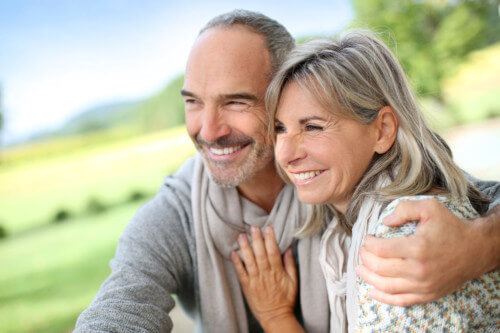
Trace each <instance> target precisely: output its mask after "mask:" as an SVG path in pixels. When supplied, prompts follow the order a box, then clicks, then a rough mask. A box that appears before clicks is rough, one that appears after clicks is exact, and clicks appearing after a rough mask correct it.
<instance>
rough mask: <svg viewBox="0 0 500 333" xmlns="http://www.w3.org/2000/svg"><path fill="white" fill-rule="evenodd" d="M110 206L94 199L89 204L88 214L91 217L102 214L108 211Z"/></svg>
mask: <svg viewBox="0 0 500 333" xmlns="http://www.w3.org/2000/svg"><path fill="white" fill-rule="evenodd" d="M108 208H109V207H108V206H107V205H106V204H105V203H103V202H102V201H101V200H99V199H98V198H96V197H92V198H90V199H89V201H88V202H87V209H86V211H87V213H88V214H89V215H94V214H100V213H103V212H105V211H106V210H108Z"/></svg>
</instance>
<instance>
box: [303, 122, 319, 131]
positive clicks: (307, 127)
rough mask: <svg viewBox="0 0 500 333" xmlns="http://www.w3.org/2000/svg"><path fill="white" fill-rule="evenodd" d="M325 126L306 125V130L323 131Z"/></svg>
mask: <svg viewBox="0 0 500 333" xmlns="http://www.w3.org/2000/svg"><path fill="white" fill-rule="evenodd" d="M322 130H323V127H322V126H318V125H311V124H309V125H306V131H322Z"/></svg>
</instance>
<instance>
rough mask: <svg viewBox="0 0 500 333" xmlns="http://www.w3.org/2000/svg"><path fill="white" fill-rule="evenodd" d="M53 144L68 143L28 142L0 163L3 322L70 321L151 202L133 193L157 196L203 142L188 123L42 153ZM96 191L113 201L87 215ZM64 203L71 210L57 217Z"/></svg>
mask: <svg viewBox="0 0 500 333" xmlns="http://www.w3.org/2000/svg"><path fill="white" fill-rule="evenodd" d="M63 140H64V139H63ZM63 140H62V141H63ZM50 145H54V146H58V145H59V146H65V145H66V143H65V142H61V141H60V140H59V141H58V140H56V141H55V142H49V143H47V144H45V145H40V144H37V145H35V146H33V147H22V148H21V149H22V156H23V158H22V161H21V162H16V163H7V164H3V165H2V166H1V167H0V225H3V226H4V227H5V228H6V229H7V232H8V237H7V238H6V239H3V240H1V241H0V267H2V269H1V270H0V286H1V287H0V332H68V331H71V329H72V328H73V327H74V324H75V320H76V318H77V316H78V314H79V313H81V312H82V311H83V310H84V309H85V308H86V307H87V305H88V304H89V302H90V301H91V299H92V297H93V296H94V295H95V293H96V292H97V290H98V288H99V286H100V285H101V284H102V282H103V281H104V279H105V278H106V277H107V276H108V275H109V265H108V264H109V260H110V259H111V258H112V257H113V255H114V251H115V248H116V243H117V240H118V237H119V235H120V234H121V233H122V231H123V229H124V227H125V225H126V224H127V223H128V221H129V220H130V218H131V217H132V216H133V214H134V212H135V211H136V210H137V208H138V207H139V205H140V204H141V203H142V202H143V201H141V202H132V203H127V197H128V196H130V194H131V193H132V192H133V191H142V192H144V193H146V194H148V196H152V195H153V194H154V193H155V192H156V190H157V189H158V187H159V186H160V184H161V181H162V179H163V177H164V176H165V175H167V174H169V173H172V172H174V171H175V170H176V169H177V168H178V167H179V166H180V165H181V164H182V163H183V162H184V161H185V160H186V158H188V157H189V156H192V155H193V154H194V152H195V150H194V147H193V145H192V143H191V141H190V140H189V138H188V137H187V135H186V134H185V130H184V128H176V129H173V130H169V131H164V132H158V133H154V134H151V135H147V136H142V137H139V138H132V139H128V140H122V141H119V142H115V141H114V142H108V143H102V144H100V145H91V146H89V147H86V148H80V149H77V150H75V151H71V152H66V153H65V154H62V155H61V154H59V155H58V154H55V155H54V154H50V155H48V156H47V157H42V156H41V155H40V154H39V151H38V150H39V149H42V150H51V149H52V148H51V147H50ZM47 146H49V147H47ZM40 147H42V148H40ZM30 149H31V150H32V151H31V152H30ZM14 153H15V152H14ZM29 154H33V155H34V156H36V159H35V160H34V161H33V162H30V160H29V158H26V156H29ZM90 198H98V199H99V200H101V201H102V202H103V203H105V204H106V205H110V206H112V207H111V208H110V209H109V210H107V211H106V212H104V213H102V214H98V215H88V213H87V212H86V210H85V207H86V205H87V203H88V201H89V199H90ZM60 208H65V209H68V210H70V211H71V212H72V213H73V217H72V218H70V219H69V220H67V221H64V223H59V224H55V223H51V221H52V218H53V216H54V214H55V212H56V211H57V210H59V209H60Z"/></svg>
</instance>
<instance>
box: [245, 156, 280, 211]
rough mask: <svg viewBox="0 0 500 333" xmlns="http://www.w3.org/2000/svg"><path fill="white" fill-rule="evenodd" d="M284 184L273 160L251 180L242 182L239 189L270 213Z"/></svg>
mask: <svg viewBox="0 0 500 333" xmlns="http://www.w3.org/2000/svg"><path fill="white" fill-rule="evenodd" d="M284 184H285V183H284V182H283V180H282V179H281V178H280V176H279V175H278V174H277V173H276V169H275V168H274V163H272V162H271V163H269V165H268V166H266V167H265V168H264V169H262V170H261V171H260V172H259V173H258V174H257V175H256V176H255V177H254V178H252V179H251V180H250V181H247V182H246V183H243V184H240V185H239V186H238V191H239V192H240V194H241V195H242V196H244V197H245V198H247V199H248V200H250V201H252V202H253V203H254V204H256V205H258V206H259V207H261V208H262V209H264V210H265V211H266V212H268V213H269V212H271V210H272V209H273V206H274V203H275V201H276V198H277V197H278V194H279V193H280V192H281V189H282V188H283V186H284Z"/></svg>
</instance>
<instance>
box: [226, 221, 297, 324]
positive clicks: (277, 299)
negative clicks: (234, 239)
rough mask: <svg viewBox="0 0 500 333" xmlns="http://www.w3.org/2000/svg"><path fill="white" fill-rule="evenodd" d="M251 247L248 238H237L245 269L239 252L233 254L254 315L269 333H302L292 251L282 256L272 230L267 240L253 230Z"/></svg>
mask: <svg viewBox="0 0 500 333" xmlns="http://www.w3.org/2000/svg"><path fill="white" fill-rule="evenodd" d="M250 233H251V236H252V243H253V250H252V246H250V243H249V242H248V239H247V237H246V235H245V234H241V235H240V236H239V237H238V244H239V246H240V249H241V256H242V258H243V262H244V263H245V265H243V263H242V261H241V259H240V256H239V255H238V253H237V252H233V253H232V254H231V259H232V261H233V264H234V268H235V269H236V273H237V275H238V279H239V280H240V283H241V287H242V290H243V293H244V295H245V298H246V300H247V303H248V305H249V306H250V309H251V310H252V313H253V314H254V316H255V318H256V319H257V320H258V321H259V323H260V325H261V326H262V328H263V329H264V330H265V331H266V332H271V331H284V329H285V328H286V331H288V332H303V330H302V327H301V326H300V325H299V323H298V321H297V319H296V318H295V315H294V311H293V310H294V307H295V303H296V300H297V289H298V278H297V268H296V266H295V260H294V259H293V254H292V249H291V248H289V249H288V250H286V251H285V254H284V255H283V262H282V260H281V253H280V250H279V248H278V244H277V243H276V239H275V236H274V232H273V229H272V228H271V227H266V229H265V231H264V238H265V240H264V239H263V238H262V235H261V233H260V229H259V228H257V227H252V228H251V230H250Z"/></svg>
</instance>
